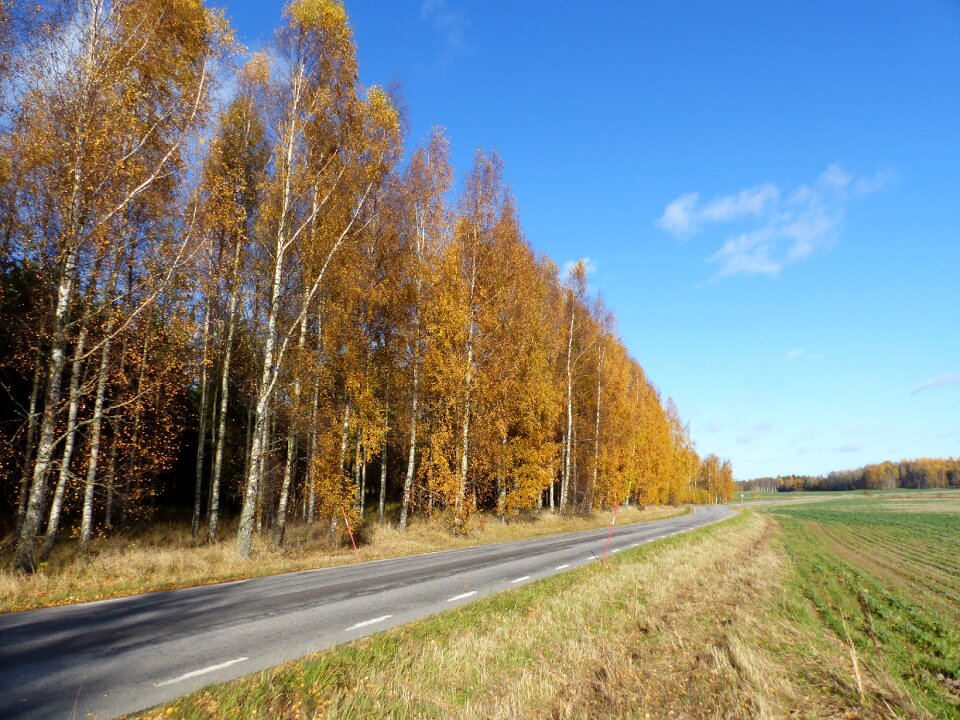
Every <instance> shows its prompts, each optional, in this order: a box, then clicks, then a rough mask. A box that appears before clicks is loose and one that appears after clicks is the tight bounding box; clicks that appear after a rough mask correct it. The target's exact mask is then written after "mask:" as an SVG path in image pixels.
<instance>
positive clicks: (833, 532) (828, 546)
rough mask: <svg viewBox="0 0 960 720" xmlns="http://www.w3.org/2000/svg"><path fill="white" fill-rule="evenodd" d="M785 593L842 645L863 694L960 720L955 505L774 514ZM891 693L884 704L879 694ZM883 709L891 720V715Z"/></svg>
mask: <svg viewBox="0 0 960 720" xmlns="http://www.w3.org/2000/svg"><path fill="white" fill-rule="evenodd" d="M768 512H769V513H771V514H773V513H775V517H776V518H777V521H778V522H779V524H780V525H781V527H782V528H783V531H782V532H783V541H784V544H785V547H786V548H787V550H788V552H789V554H790V557H791V559H792V561H793V564H794V566H795V568H796V571H795V575H794V576H793V578H792V579H791V589H792V590H793V592H795V593H801V594H802V595H803V596H804V597H806V598H807V599H808V600H809V602H810V604H811V606H812V610H811V612H810V613H809V614H805V615H804V616H803V617H802V622H804V623H805V624H807V625H817V624H821V623H822V624H823V625H826V626H827V627H828V628H829V629H830V630H831V631H832V633H833V634H834V635H835V636H836V637H838V638H841V639H842V640H843V641H844V642H845V643H846V644H847V648H848V653H849V655H850V660H849V664H850V665H851V667H853V666H854V665H856V672H859V674H860V675H861V679H860V681H859V682H860V685H861V686H862V688H863V692H864V693H865V694H866V695H869V696H872V697H876V698H878V699H880V700H881V702H883V703H885V704H886V703H889V704H890V705H892V706H897V705H900V706H903V705H906V706H907V707H909V708H910V709H911V710H912V711H914V712H915V713H917V714H922V712H923V710H925V711H928V712H929V713H931V714H932V716H934V717H938V718H960V498H958V497H957V496H956V495H946V494H944V495H943V496H941V497H940V498H935V497H930V496H926V497H898V498H884V499H882V500H877V501H867V500H846V501H839V502H834V503H829V504H827V505H813V506H803V507H790V508H777V509H775V510H773V509H772V510H769V511H768ZM891 688H893V689H895V690H896V691H897V693H898V694H897V695H896V696H894V697H892V698H888V697H885V694H884V693H885V692H886V691H889V689H891ZM894 714H895V713H894V712H893V709H892V708H891V716H892V715H894Z"/></svg>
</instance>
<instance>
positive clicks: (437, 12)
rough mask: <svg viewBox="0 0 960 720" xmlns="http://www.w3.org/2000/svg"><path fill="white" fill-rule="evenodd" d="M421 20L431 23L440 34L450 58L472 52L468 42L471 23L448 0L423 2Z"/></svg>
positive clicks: (427, 0)
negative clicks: (468, 30) (468, 29)
mask: <svg viewBox="0 0 960 720" xmlns="http://www.w3.org/2000/svg"><path fill="white" fill-rule="evenodd" d="M420 19H421V20H425V21H427V22H429V23H430V25H431V26H433V29H434V30H436V31H437V32H438V33H439V34H440V36H441V38H442V39H443V44H444V48H445V50H446V52H447V54H448V55H449V56H455V55H464V54H466V53H468V52H469V51H470V45H469V43H468V41H467V28H468V27H469V25H470V22H469V21H468V20H467V17H466V15H464V14H463V12H462V11H460V10H456V9H454V8H452V7H450V4H449V3H448V2H447V0H423V2H422V3H421V4H420Z"/></svg>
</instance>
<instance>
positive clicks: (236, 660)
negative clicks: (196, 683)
mask: <svg viewBox="0 0 960 720" xmlns="http://www.w3.org/2000/svg"><path fill="white" fill-rule="evenodd" d="M249 659H250V658H247V657H238V658H234V659H233V660H227V661H226V662H223V663H220V664H219V665H211V666H210V667H205V668H200V669H199V670H194V671H193V672H188V673H184V674H183V675H178V676H177V677H175V678H171V679H169V680H164V681H163V682H158V683H154V684H153V686H154V687H163V686H164V685H173V684H175V683H178V682H183V681H184V680H189V679H190V678H195V677H198V676H200V675H206V674H207V673H212V672H216V671H217V670H223V668H228V667H230V666H231V665H236V664H237V663H239V662H243V661H244V660H249Z"/></svg>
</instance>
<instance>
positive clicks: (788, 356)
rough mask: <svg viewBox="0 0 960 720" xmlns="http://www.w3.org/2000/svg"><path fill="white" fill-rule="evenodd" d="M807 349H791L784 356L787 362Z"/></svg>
mask: <svg viewBox="0 0 960 720" xmlns="http://www.w3.org/2000/svg"><path fill="white" fill-rule="evenodd" d="M806 352H807V351H806V350H804V349H803V348H797V349H796V350H791V351H790V352H788V353H787V354H786V356H785V358H786V361H787V362H792V361H794V360H796V359H797V358H798V357H800V356H801V355H804V354H805V353H806Z"/></svg>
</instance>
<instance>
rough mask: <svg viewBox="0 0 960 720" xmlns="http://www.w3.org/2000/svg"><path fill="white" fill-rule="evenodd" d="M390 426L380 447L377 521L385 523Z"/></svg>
mask: <svg viewBox="0 0 960 720" xmlns="http://www.w3.org/2000/svg"><path fill="white" fill-rule="evenodd" d="M389 417H390V403H387V418H389ZM388 432H389V423H388V426H387V427H385V428H384V429H383V446H382V447H381V449H380V497H378V498H377V501H378V504H379V507H378V508H377V522H378V523H380V524H381V525H383V511H384V507H385V504H386V501H387V433H388Z"/></svg>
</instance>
